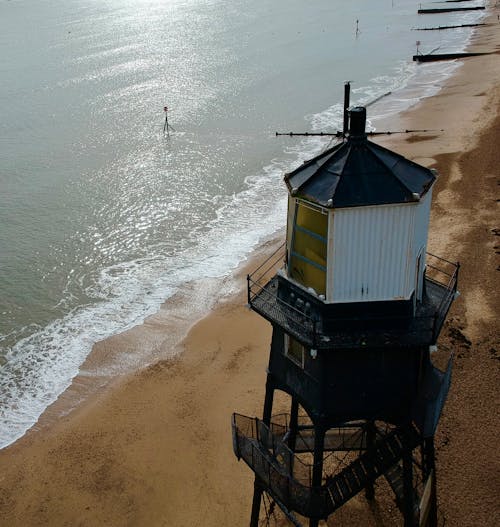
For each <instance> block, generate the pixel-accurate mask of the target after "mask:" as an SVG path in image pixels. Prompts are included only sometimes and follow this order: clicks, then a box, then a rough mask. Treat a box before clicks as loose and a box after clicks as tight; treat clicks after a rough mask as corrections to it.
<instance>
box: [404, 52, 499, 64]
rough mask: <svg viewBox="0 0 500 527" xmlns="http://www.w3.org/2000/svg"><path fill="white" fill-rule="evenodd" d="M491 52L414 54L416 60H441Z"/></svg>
mask: <svg viewBox="0 0 500 527" xmlns="http://www.w3.org/2000/svg"><path fill="white" fill-rule="evenodd" d="M489 54H490V53H488V52H486V53H431V54H429V55H413V60H414V61H415V62H437V61H439V60H453V59H463V58H465V57H477V56H479V55H489Z"/></svg>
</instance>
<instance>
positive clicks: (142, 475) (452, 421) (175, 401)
mask: <svg viewBox="0 0 500 527" xmlns="http://www.w3.org/2000/svg"><path fill="white" fill-rule="evenodd" d="M492 17H494V18H496V13H495V14H494V15H491V16H490V18H492ZM494 29H496V32H495V31H494ZM499 33H500V31H499V28H497V27H495V28H492V27H487V28H486V29H484V28H481V29H480V31H478V32H477V33H476V36H475V37H473V40H472V42H471V45H470V47H471V48H472V49H473V48H474V46H481V45H487V44H488V45H490V46H494V45H496V47H497V49H499V41H500V39H499ZM495 60H496V61H497V62H498V58H497V57H496V56H485V57H475V58H471V59H470V60H468V61H466V62H465V63H464V65H463V66H462V67H461V68H459V70H458V71H457V72H455V74H454V75H453V76H452V77H451V78H450V79H448V80H447V82H446V83H445V85H444V87H443V88H442V89H441V90H440V92H439V93H438V94H437V95H435V96H433V97H431V98H428V99H424V100H423V101H422V102H421V103H419V104H418V105H417V106H414V107H412V108H411V109H410V110H409V111H408V112H404V113H403V114H402V115H401V116H399V117H398V120H399V121H400V122H401V123H411V126H406V128H408V127H413V128H422V127H426V128H435V126H434V124H433V123H435V124H436V125H438V123H439V122H440V120H443V115H445V122H446V128H447V130H450V131H449V132H448V131H447V132H446V133H445V134H443V135H442V136H439V137H438V136H435V135H434V136H423V135H421V136H417V137H416V138H415V136H412V137H410V138H407V137H395V136H391V137H388V138H381V139H380V141H378V140H377V142H380V143H381V144H383V145H384V146H388V147H389V148H393V149H394V150H396V151H397V152H399V153H401V154H403V155H405V156H407V157H409V158H411V159H413V160H415V161H417V162H420V163H422V164H426V165H430V166H437V167H438V169H439V168H441V171H440V172H441V178H440V180H439V182H438V187H437V192H436V194H435V196H434V199H433V209H432V210H433V212H432V218H431V229H430V238H429V249H430V250H431V252H433V249H434V248H435V251H436V252H437V253H438V254H440V255H443V256H446V255H448V254H449V255H451V257H452V259H455V258H458V257H459V256H460V255H461V254H464V253H465V252H466V249H467V247H468V245H467V244H468V243H470V240H468V238H469V237H471V236H472V235H473V234H475V235H479V236H480V237H481V241H483V238H485V237H486V241H484V244H485V245H486V246H487V248H488V250H489V251H490V252H491V258H494V257H495V251H494V250H493V247H494V242H495V240H494V238H493V236H491V232H490V233H485V232H483V231H482V230H481V227H483V224H482V223H481V222H483V223H484V224H486V223H487V224H488V225H490V224H492V223H491V222H493V221H494V215H493V217H491V215H489V214H487V213H485V214H483V216H484V217H482V218H481V217H477V218H470V216H471V214H470V209H469V208H467V207H465V206H463V204H462V203H461V201H463V200H464V199H465V198H468V196H464V195H463V189H461V185H462V186H463V183H464V182H463V179H464V178H465V177H466V176H467V175H469V172H468V171H466V170H465V169H467V168H468V170H469V171H470V170H471V166H468V167H467V166H466V165H467V163H465V164H464V162H463V160H462V161H461V160H460V157H461V152H466V151H468V152H469V153H470V152H472V153H473V152H474V151H476V150H478V149H480V148H481V145H480V144H477V143H478V139H477V136H476V137H475V132H481V131H482V130H485V129H486V130H487V129H488V127H489V129H490V130H491V134H492V135H493V136H494V137H493V140H494V141H497V144H498V142H500V130H498V125H496V124H495V123H497V122H498V112H499V106H500V90H499V88H498V87H497V86H498V85H500V82H499V81H500V71H499V70H500V68H499V66H498V64H495ZM485 71H487V72H488V75H489V78H488V79H487V80H485V79H484V78H482V77H484V72H485ZM481 73H482V76H481ZM488 100H489V101H490V104H491V105H492V111H491V115H488V110H487V106H486V103H487V101H488ZM464 102H465V104H466V105H467V107H466V108H464ZM459 103H460V105H459ZM493 104H494V108H493ZM456 108H459V111H457V112H456V114H455V113H454V111H455V109H456ZM493 114H494V115H493ZM478 116H482V117H484V122H481V121H479V120H478ZM495 118H496V121H495ZM488 119H489V120H488ZM463 123H470V127H467V128H462V127H461V125H462V124H463ZM495 133H496V134H497V135H494V134H495ZM492 148H493V147H490V150H491V149H492ZM493 150H494V149H493ZM492 154H494V152H492ZM482 157H484V152H483V153H482V154H479V153H478V154H477V156H476V158H475V161H476V163H478V164H479V163H480V162H481V161H482ZM472 168H473V167H472ZM491 183H492V182H491V181H490V182H489V184H491ZM478 186H479V185H478ZM493 188H494V187H493ZM471 190H474V191H476V192H479V190H480V189H474V186H473V188H472V189H469V191H471ZM494 206H495V202H494V201H493V202H492V203H491V207H494ZM450 209H451V210H453V213H454V214H450V212H449V211H450ZM457 218H458V221H457ZM474 220H475V221H474ZM477 222H479V225H476V223H477ZM492 228H496V226H495V225H493V227H492ZM478 229H479V231H480V232H479V233H477V232H476V231H477V230H478ZM483 230H484V229H483ZM490 230H491V229H490ZM487 234H489V237H488V236H487ZM490 238H493V239H490ZM477 258H478V256H476V257H475V258H474V262H475V263H476V264H477V263H479V262H478V261H477ZM255 261H256V260H255V255H252V257H251V258H250V259H249V260H248V261H247V263H246V267H245V268H253V267H254V262H255ZM489 263H491V262H488V264H489ZM481 265H486V264H481ZM488 268H489V266H488ZM239 273H240V281H241V283H242V284H243V285H244V278H243V276H244V269H243V270H240V271H239ZM464 275H465V276H464ZM464 279H465V280H467V281H469V282H471V283H472V284H473V287H469V288H465V295H466V299H465V300H467V299H468V298H469V299H470V300H469V305H467V306H465V300H461V301H460V303H457V306H455V307H454V309H453V312H452V314H451V319H452V320H451V322H452V323H451V324H449V327H448V329H449V328H452V329H453V330H454V331H455V333H453V332H452V335H455V337H453V336H450V335H446V338H445V339H442V340H443V346H445V347H446V346H448V347H452V346H456V347H458V348H459V349H460V353H461V354H462V357H461V362H460V363H459V361H458V359H457V363H458V364H457V363H456V365H455V370H457V369H458V373H463V377H466V376H467V372H468V370H467V369H466V366H467V365H468V366H471V365H472V363H473V362H474V356H473V355H472V353H471V349H470V347H469V348H467V346H465V344H464V342H462V343H460V342H459V340H457V338H458V337H456V331H459V332H460V333H461V334H462V335H464V336H465V339H466V340H469V341H472V343H473V346H478V347H479V348H480V349H481V350H482V351H481V356H482V357H483V356H485V357H486V358H489V356H488V353H489V354H490V355H491V352H489V351H488V347H492V348H494V335H492V336H490V338H489V340H488V339H487V338H486V336H485V335H486V333H487V330H485V327H489V328H490V330H489V331H490V332H491V331H492V330H494V328H493V325H494V314H495V312H497V313H498V297H496V298H495V287H494V285H495V282H494V281H493V278H489V279H488V281H485V283H487V284H489V294H487V293H488V291H486V292H485V291H484V290H482V289H481V281H480V280H478V279H477V278H475V277H474V268H473V267H471V266H468V265H467V263H465V265H463V267H462V271H461V275H460V276H459V288H460V289H461V290H462V289H464V287H463V285H462V281H463V280H464ZM482 287H483V289H484V287H485V286H484V285H483V286H482ZM242 289H243V288H241V290H240V292H239V293H238V294H237V295H236V296H235V297H234V298H232V299H230V300H229V301H227V299H226V300H225V301H223V303H222V305H219V306H216V308H215V309H214V310H212V311H211V312H210V313H209V315H208V316H207V317H204V318H203V319H202V320H200V321H198V322H196V323H195V324H194V326H192V327H191V329H190V331H189V334H188V335H187V337H186V338H185V339H184V340H183V342H182V343H181V346H182V348H183V353H182V355H181V356H176V357H174V358H172V359H171V360H165V359H163V360H160V361H158V362H156V363H153V364H151V365H149V366H147V367H146V368H145V369H143V370H141V371H138V372H136V373H133V374H131V375H129V376H126V377H125V378H123V379H117V380H115V381H112V383H111V385H110V386H108V387H106V388H105V389H104V390H101V391H98V392H97V393H96V394H95V395H93V396H91V397H89V398H88V399H87V400H86V401H85V403H84V404H82V405H80V406H79V407H77V408H76V409H74V410H73V411H71V412H70V413H69V414H68V415H66V416H63V417H62V418H60V419H58V422H56V423H54V424H51V425H50V426H48V427H44V429H43V430H42V431H37V430H35V431H33V430H32V431H31V432H29V433H28V434H26V435H25V436H24V437H23V438H21V439H19V440H18V441H16V442H15V443H13V444H12V445H11V446H9V447H6V448H5V449H3V450H2V451H0V459H1V463H2V466H3V468H4V475H3V477H2V479H0V481H1V482H2V483H1V484H0V519H1V518H2V517H4V518H5V521H6V524H9V525H28V524H29V525H37V524H51V525H56V524H61V525H63V524H65V523H66V524H68V523H69V524H78V522H81V524H82V525H93V524H96V522H97V523H103V522H102V521H101V520H102V519H103V518H104V519H106V521H107V522H109V523H110V524H112V525H120V524H124V523H127V524H132V525H149V524H151V525H184V524H185V525H188V524H191V525H192V524H194V525H196V524H198V523H200V524H201V522H203V523H204V524H205V525H209V526H210V525H214V526H215V525H226V523H224V521H223V518H224V517H229V518H230V519H231V521H230V522H229V523H227V524H228V525H229V524H231V525H234V524H236V525H239V524H245V523H246V522H247V521H248V511H249V508H250V503H251V488H252V485H253V480H252V478H251V472H250V471H249V470H248V469H247V468H246V467H245V466H243V464H242V463H240V464H239V465H238V464H237V463H236V459H235V458H234V456H233V455H232V451H231V437H230V423H229V417H228V416H229V415H230V412H232V411H237V412H242V413H247V414H249V415H259V414H260V413H261V406H262V400H263V396H264V386H265V367H266V359H267V356H268V348H269V343H270V334H271V333H270V326H269V324H267V323H266V322H264V321H263V320H261V319H260V318H259V317H258V316H257V315H255V314H254V313H251V312H248V310H246V309H245V308H244V303H245V301H246V299H245V292H244V291H243V290H242ZM485 302H486V303H487V304H488V305H487V306H486V307H484V306H482V304H484V303H485ZM478 304H479V307H481V306H482V307H483V308H484V309H479V307H478ZM152 318H154V316H153V317H152ZM160 318H161V317H160ZM146 322H147V321H146ZM158 324H159V325H161V320H158ZM156 329H157V328H156V327H155V328H154V330H156ZM131 331H133V330H131ZM137 331H139V334H140V333H141V327H139V329H137ZM158 331H159V332H160V333H161V331H162V330H161V328H158ZM163 331H165V330H164V329H163ZM127 333H128V332H127ZM128 336H129V335H128ZM118 337H120V336H117V338H118ZM453 338H455V342H454V341H453ZM111 339H115V341H114V343H115V345H116V338H115V337H112V338H111ZM492 339H493V340H492ZM108 340H110V339H108ZM478 340H479V341H481V342H479V343H477V344H476V342H477V341H478ZM483 340H484V342H483ZM104 342H106V341H104ZM153 342H154V343H156V344H158V342H160V349H161V338H159V340H155V339H153ZM464 346H465V347H464ZM462 348H464V349H462ZM483 348H484V349H483ZM163 351H168V350H165V349H164V350H163ZM483 358H484V357H483ZM486 364H487V363H486ZM492 364H495V363H492ZM481 372H482V373H483V374H485V375H487V374H488V372H487V371H486V372H485V371H483V370H481ZM493 372H494V370H492V372H491V373H490V374H489V375H490V378H491V375H494V373H493ZM476 373H477V370H476ZM455 377H457V373H454V379H453V381H452V391H451V393H450V398H449V401H448V404H447V406H446V407H445V415H444V416H443V420H442V423H441V424H440V427H439V428H438V430H439V435H438V441H439V442H440V444H438V471H440V472H439V473H440V474H441V473H446V472H445V471H449V473H450V474H454V477H456V478H458V476H457V472H460V467H459V466H458V467H453V466H451V465H452V464H453V462H459V461H458V460H459V459H460V458H459V456H458V455H457V452H455V451H452V450H451V447H450V448H448V444H449V441H450V438H453V437H454V438H455V441H459V440H460V438H459V436H460V433H465V432H463V430H465V428H464V427H465V424H464V422H462V421H461V420H458V421H457V419H456V417H454V414H453V412H457V411H460V410H461V409H460V402H459V397H458V396H459V394H458V393H457V390H458V389H459V388H460V389H463V388H464V386H466V385H467V379H465V378H463V377H461V376H460V375H459V376H458V379H457V380H456V379H455ZM493 379H494V378H493ZM481 380H482V378H478V379H477V382H478V383H479V382H481ZM455 382H456V383H457V385H456V386H455V387H454V386H453V384H455ZM222 386H223V388H221V387H222ZM495 390H496V392H497V395H498V389H497V388H493V389H492V388H491V387H490V389H489V391H488V393H489V394H490V395H493V396H494V395H495ZM158 400H165V401H168V402H166V403H165V404H158ZM494 401H495V397H492V398H491V401H490V404H493V403H494ZM60 402H61V401H60ZM474 402H475V404H474V405H473V408H474V409H475V411H476V412H479V415H480V416H481V423H482V425H483V427H486V429H487V430H490V434H491V433H492V432H493V434H495V432H494V430H495V428H494V427H493V431H491V428H492V425H491V424H490V425H489V426H488V425H487V423H485V422H483V421H484V420H485V419H486V417H485V416H484V413H485V408H481V407H478V406H477V401H474ZM57 404H58V403H56V405H57ZM450 405H451V408H450ZM54 408H55V407H54ZM491 409H493V407H491ZM228 412H229V413H228ZM471 417H473V416H471ZM491 417H492V416H490V418H491ZM43 419H45V417H44V418H42V420H43ZM493 419H494V415H493ZM457 423H458V424H457ZM471 429H472V428H471ZM481 433H483V432H481ZM496 435H498V432H496ZM444 437H448V443H446V444H444ZM493 437H495V435H494V436H493ZM472 439H473V438H471V437H469V436H467V434H466V435H465V436H464V437H463V438H462V442H464V443H466V445H467V446H469V447H471V448H474V443H472V444H471V440H472ZM486 441H488V440H487V439H486ZM488 442H489V443H490V444H491V443H493V444H494V443H495V441H493V442H492V441H491V436H490V439H489V441H488ZM186 445H187V446H186ZM484 448H486V449H487V445H485V446H484V447H483V449H484ZM481 452H483V450H481ZM157 456H158V457H159V458H161V459H157ZM493 461H494V463H492V465H494V464H495V462H497V460H493ZM443 464H444V466H443ZM442 467H443V468H442ZM470 472H473V471H472V470H470ZM475 472H477V471H475ZM438 477H439V478H440V479H439V480H438V485H439V491H438V496H439V499H440V501H441V503H440V505H442V504H443V500H446V503H447V504H448V502H450V503H451V502H452V501H453V496H452V495H450V494H452V490H451V489H456V488H457V485H455V486H452V487H451V488H450V491H449V492H448V491H447V489H448V487H446V484H445V481H444V477H443V476H438ZM475 477H476V478H477V474H475ZM490 477H491V478H492V479H493V480H495V479H496V480H498V471H496V474H495V472H494V471H493V468H492V469H491V474H490ZM193 482H196V484H195V485H193ZM474 482H475V483H476V485H478V484H479V481H478V480H477V479H475V480H474ZM203 483H204V484H205V485H203ZM484 485H485V484H483V486H484ZM193 486H194V488H193ZM492 486H494V485H492ZM458 488H463V489H465V490H464V492H465V494H466V495H467V494H468V493H469V494H470V497H469V498H468V503H469V504H471V505H473V509H474V510H476V509H477V508H478V507H479V506H484V503H483V505H481V504H474V503H472V502H473V501H474V499H475V498H476V494H477V493H476V491H475V489H468V488H466V485H465V484H463V485H461V486H458ZM165 489H167V490H165ZM121 495H123V496H121ZM63 496H64V499H63ZM120 496H121V497H120ZM488 497H489V501H486V502H485V503H486V505H487V507H486V512H487V514H483V520H480V521H479V523H470V525H488V523H484V521H486V522H487V521H488V517H489V518H490V520H491V519H492V518H494V513H495V512H496V513H497V514H498V512H499V511H498V508H495V507H496V503H495V500H494V498H495V496H494V490H493V491H492V492H491V493H490V494H489V495H488ZM455 501H457V500H456V495H455ZM497 501H498V500H497ZM62 502H66V503H62ZM192 503H196V507H194V508H193V507H192V506H191V507H190V506H189V504H192ZM182 504H185V507H186V508H187V510H186V509H183V508H182ZM383 506H384V507H385V508H383V509H382V510H381V511H379V513H380V514H381V516H382V517H383V518H384V522H386V523H376V522H375V523H373V525H393V524H394V525H397V524H398V523H397V522H398V520H399V517H398V515H397V514H396V515H391V510H390V505H389V504H383ZM462 508H463V509H466V507H462ZM179 509H180V510H179ZM192 509H196V510H192ZM460 509H461V506H460V503H458V504H455V506H452V505H450V504H448V505H447V506H446V511H447V512H448V516H447V518H450V521H451V525H466V524H467V523H453V520H454V519H455V520H456V518H457V517H459V514H462V515H463V514H466V512H468V513H470V509H469V510H468V511H462V512H460ZM366 512H367V507H366V505H365V504H364V502H363V500H362V499H361V498H359V499H356V500H353V504H352V505H350V506H349V507H348V510H347V511H346V512H345V520H344V521H347V523H345V524H346V525H348V524H353V523H349V522H353V521H354V520H353V518H356V517H357V516H356V514H360V517H361V518H364V515H365V514H366ZM182 513H185V514H186V516H183V515H182ZM21 514H24V516H21ZM478 514H479V513H477V514H476V516H477V517H479V516H478ZM393 516H394V517H393ZM473 517H474V516H470V518H473ZM28 518H31V520H32V521H31V522H30V521H29V520H28ZM35 518H38V519H37V520H36V521H35ZM98 519H99V520H98ZM372 520H373V518H372ZM470 521H472V519H471V520H470ZM481 521H483V523H481ZM58 522H60V523H58ZM391 522H392V523H391ZM394 522H396V523H394ZM367 525H368V523H367ZM447 525H448V523H447Z"/></svg>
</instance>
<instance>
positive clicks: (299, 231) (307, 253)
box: [289, 201, 328, 295]
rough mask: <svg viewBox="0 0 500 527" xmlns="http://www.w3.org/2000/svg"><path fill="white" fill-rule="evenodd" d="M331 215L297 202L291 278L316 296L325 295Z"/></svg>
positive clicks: (292, 244) (291, 257)
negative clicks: (309, 288) (329, 218)
mask: <svg viewBox="0 0 500 527" xmlns="http://www.w3.org/2000/svg"><path fill="white" fill-rule="evenodd" d="M327 233H328V215H327V213H326V212H325V211H323V210H322V209H318V208H314V207H312V206H310V205H308V204H305V203H303V202H299V201H298V202H297V204H296V208H295V218H294V222H293V232H292V243H291V251H290V262H289V276H290V278H292V279H293V280H295V281H296V282H299V283H300V284H302V285H303V286H305V287H312V288H313V289H314V290H315V291H316V293H318V294H322V295H324V294H325V290H326V254H327Z"/></svg>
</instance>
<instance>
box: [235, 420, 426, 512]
mask: <svg viewBox="0 0 500 527" xmlns="http://www.w3.org/2000/svg"><path fill="white" fill-rule="evenodd" d="M232 428H233V448H234V452H235V454H236V456H237V457H238V459H243V460H244V461H245V463H246V464H247V465H248V466H249V467H250V468H251V469H252V470H253V471H254V473H255V474H256V476H257V478H258V481H259V482H260V484H261V485H262V487H263V489H264V490H265V492H267V493H268V494H269V495H270V496H271V497H273V499H275V500H276V501H277V502H278V503H279V504H280V507H281V508H285V509H286V510H285V513H291V512H292V511H294V512H297V513H298V514H300V515H302V516H305V517H308V518H310V517H317V518H326V517H327V516H328V515H330V514H331V513H333V512H334V511H335V510H337V509H338V508H340V507H341V506H342V505H344V504H345V503H346V502H347V501H349V500H350V499H351V498H352V497H354V496H355V495H356V494H358V493H359V492H361V491H362V490H364V489H365V488H366V487H367V486H368V485H370V484H371V483H373V482H374V481H375V480H376V479H377V478H378V477H379V476H381V475H385V476H386V478H387V479H388V481H389V482H390V483H391V482H392V484H391V487H392V488H393V490H394V491H395V493H396V497H397V498H399V497H401V496H402V482H401V469H400V467H399V462H400V461H401V459H402V456H403V450H404V447H403V445H404V442H405V437H404V432H403V430H401V429H399V428H395V429H393V430H392V431H391V432H389V433H387V434H385V435H380V434H378V435H377V437H378V439H377V440H376V441H375V443H374V445H373V446H372V448H370V449H369V450H363V451H361V452H362V453H361V454H360V455H359V457H357V458H356V459H355V460H354V461H353V462H351V463H350V464H349V465H348V466H347V467H345V468H344V469H343V470H341V471H340V472H338V473H337V474H334V475H332V476H327V477H326V478H324V483H323V484H322V485H321V486H319V487H317V486H316V487H315V486H313V485H312V481H311V480H312V478H311V476H310V475H311V474H312V465H309V466H308V467H309V469H310V470H309V471H304V463H303V462H302V461H301V460H300V458H299V457H298V456H297V452H292V451H291V450H290V448H289V447H288V446H287V445H286V444H285V442H284V441H283V440H282V437H283V436H281V437H280V436H278V435H277V434H276V433H273V426H272V425H271V426H270V427H268V426H267V425H265V424H264V423H263V422H262V421H261V420H259V419H256V418H250V417H246V416H242V415H239V414H233V418H232ZM278 429H281V431H283V428H282V427H281V428H280V427H278ZM274 431H275V432H276V430H274ZM406 441H407V442H408V444H407V445H406V448H411V449H413V448H415V447H416V446H417V445H418V444H419V443H420V437H419V435H418V433H417V432H416V430H414V429H411V431H410V433H408V435H407V437H406ZM363 446H365V445H363ZM303 451H304V450H302V452H303ZM297 467H299V468H300V470H297ZM304 473H307V474H309V476H308V477H305V478H304ZM299 474H300V475H299ZM393 485H394V486H393ZM398 501H399V500H398Z"/></svg>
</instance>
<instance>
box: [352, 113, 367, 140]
mask: <svg viewBox="0 0 500 527" xmlns="http://www.w3.org/2000/svg"><path fill="white" fill-rule="evenodd" d="M365 130H366V108H365V107H364V106H356V107H354V108H351V109H350V110H349V137H365V136H366V132H365Z"/></svg>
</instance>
